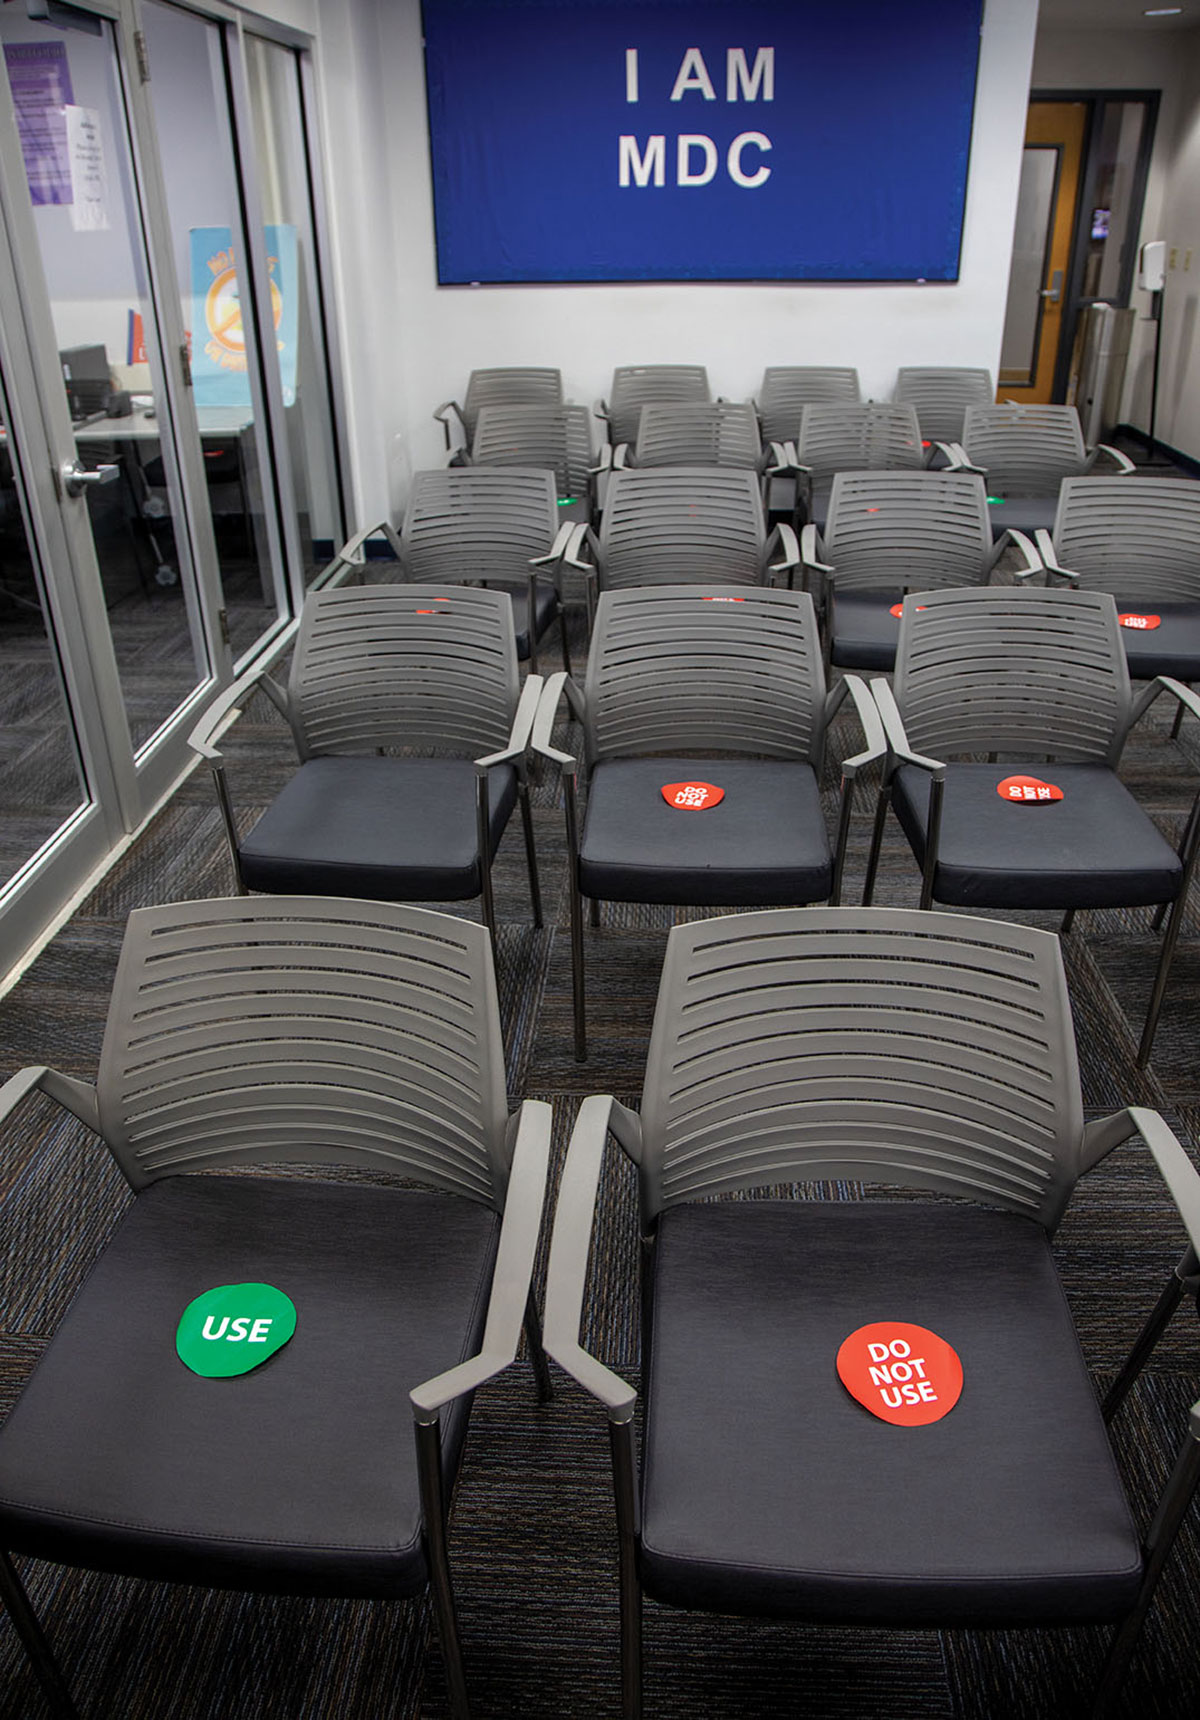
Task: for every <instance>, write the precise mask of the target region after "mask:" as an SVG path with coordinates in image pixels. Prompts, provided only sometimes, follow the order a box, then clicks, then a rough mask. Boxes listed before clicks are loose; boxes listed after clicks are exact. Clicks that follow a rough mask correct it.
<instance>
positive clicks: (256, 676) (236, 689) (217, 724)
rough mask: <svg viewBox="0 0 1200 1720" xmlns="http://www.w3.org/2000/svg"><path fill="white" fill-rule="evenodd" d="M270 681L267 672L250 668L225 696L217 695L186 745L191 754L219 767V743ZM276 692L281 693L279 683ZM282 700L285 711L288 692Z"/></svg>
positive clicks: (228, 688)
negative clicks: (259, 691)
mask: <svg viewBox="0 0 1200 1720" xmlns="http://www.w3.org/2000/svg"><path fill="white" fill-rule="evenodd" d="M268 679H269V677H268V676H267V674H266V672H265V670H262V669H250V670H248V671H247V672H246V674H244V675H241V676H239V677H238V679H237V680H236V681H235V682H234V683H233V685H232V687H226V689H225V691H224V692H223V693H218V694H217V696H216V698H215V699H214V700H213V702H212V704H211V705H210V706H209V707H208V709H207V710H206V711H205V713H204V715H203V716H202V717H201V718H200V721H199V722H198V723H197V724H196V726H195V728H194V729H193V730H192V732H191V734H190V735H189V736H188V742H187V744H188V745H189V746H190V747H191V749H192V751H193V752H196V753H199V754H200V757H201V758H205V759H208V761H209V763H210V764H219V763H220V762H221V752H220V746H219V743H220V741H221V740H222V739H223V738H224V736H225V735H226V734H227V733H228V731H229V730H230V729H231V728H232V727H233V725H234V723H235V722H236V721H237V719H238V718H239V717H240V716H241V714H242V710H243V708H244V707H245V706H246V705H247V704H249V702H250V698H251V696H252V694H254V693H255V692H257V690H258V684H259V682H260V681H266V680H268ZM276 691H277V692H282V689H281V688H279V687H278V685H277V684H276ZM283 699H284V707H283V708H284V711H285V712H286V710H287V695H286V693H284V694H283ZM275 702H276V703H277V702H278V701H277V700H276V701H275Z"/></svg>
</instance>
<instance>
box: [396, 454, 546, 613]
mask: <svg viewBox="0 0 1200 1720" xmlns="http://www.w3.org/2000/svg"><path fill="white" fill-rule="evenodd" d="M557 529H558V499H557V493H556V490H555V480H554V474H553V472H551V471H549V470H547V469H546V468H545V467H542V468H541V469H539V470H537V471H521V470H516V469H509V468H504V469H501V468H499V467H492V466H482V467H476V466H452V467H450V468H449V469H448V470H445V471H429V472H418V473H416V475H415V476H414V478H413V483H412V492H411V494H410V496H409V500H408V510H407V512H406V513H405V516H404V526H403V529H402V531H401V534H400V546H401V552H402V556H403V562H404V569H405V572H406V573H407V574H408V575H409V576H410V577H411V578H413V579H418V580H421V581H423V582H426V583H429V584H436V583H438V582H440V581H443V580H444V581H455V580H460V579H488V580H494V581H497V582H500V583H503V582H505V581H507V582H508V583H509V584H512V583H513V582H517V583H519V584H521V585H522V586H523V585H524V584H525V582H526V581H527V580H528V578H529V562H530V559H531V557H533V556H538V555H546V554H548V553H549V550H550V547H551V545H552V544H553V542H554V536H555V533H556V531H557Z"/></svg>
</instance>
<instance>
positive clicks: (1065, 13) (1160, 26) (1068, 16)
mask: <svg viewBox="0 0 1200 1720" xmlns="http://www.w3.org/2000/svg"><path fill="white" fill-rule="evenodd" d="M1166 3H1167V0H1041V7H1040V10H1039V12H1038V25H1039V27H1040V28H1042V29H1050V30H1194V29H1195V28H1196V27H1197V26H1198V25H1200V0H1182V4H1183V12H1182V13H1181V14H1180V16H1179V17H1178V18H1146V17H1143V12H1144V10H1145V7H1146V6H1155V5H1160V4H1166Z"/></svg>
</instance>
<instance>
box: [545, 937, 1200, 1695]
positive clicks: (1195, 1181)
mask: <svg viewBox="0 0 1200 1720" xmlns="http://www.w3.org/2000/svg"><path fill="white" fill-rule="evenodd" d="M801 914H804V915H807V916H810V922H811V923H813V924H815V922H816V920H817V919H818V917H819V918H820V919H821V920H822V921H824V922H825V923H826V924H827V923H828V922H829V921H831V920H833V919H835V918H836V919H841V920H844V921H845V923H846V925H847V927H862V928H864V929H866V928H867V927H868V926H870V924H871V922H872V921H875V922H877V923H879V924H880V925H883V924H887V925H888V926H889V927H890V926H892V925H894V924H896V923H897V922H898V921H900V920H903V919H908V920H910V921H911V920H916V919H918V918H920V919H921V920H922V921H924V916H918V915H917V913H916V912H914V910H911V909H868V910H865V911H864V910H855V909H839V910H836V913H831V912H829V911H828V910H821V909H817V910H814V909H807V910H800V911H799V912H796V911H793V910H788V909H776V910H769V911H767V913H765V914H763V915H761V916H758V918H759V919H760V920H765V919H767V918H770V917H774V918H775V919H776V920H779V919H781V918H782V916H785V915H786V916H788V917H789V918H790V919H791V920H792V922H793V925H795V926H796V927H797V929H799V922H800V915H801ZM935 918H936V919H939V920H941V921H942V922H944V923H945V924H946V925H947V926H948V927H950V928H952V929H953V931H954V932H955V933H957V934H958V935H961V934H962V933H963V932H964V931H965V930H967V929H968V928H970V927H971V926H973V925H979V926H981V927H983V926H987V928H988V930H989V931H997V930H1000V929H1001V928H999V927H996V926H995V925H994V923H992V922H988V921H977V920H972V919H964V918H963V917H962V916H957V915H938V916H935ZM711 924H712V923H711V922H709V925H710V926H711ZM1003 929H1004V930H1008V929H1009V928H1003ZM1013 929H1014V930H1015V931H1017V933H1018V939H1017V940H1015V941H1017V942H1019V940H1020V938H1022V937H1023V938H1024V939H1026V940H1029V939H1036V938H1039V937H1045V936H1046V934H1044V933H1036V932H1032V931H1030V930H1029V929H1027V928H1013ZM694 930H695V928H691V927H689V928H677V932H680V931H694ZM672 935H673V937H674V936H675V934H672ZM1056 959H1057V958H1056ZM668 961H670V955H669V956H668ZM680 966H681V967H683V968H684V971H685V972H686V966H685V963H684V962H683V961H681V963H680ZM1060 973H1061V967H1060ZM666 982H667V976H666V973H664V990H665V989H666ZM661 995H662V994H661V993H660V1006H661ZM1065 996H1066V993H1065V984H1064V986H1063V991H1062V998H1063V1014H1064V1016H1065V1018H1066V1031H1067V1033H1068V1034H1069V1033H1070V1020H1069V1012H1068V1011H1067V1008H1066V1004H1065ZM657 1026H658V1017H656V1029H657ZM654 1055H655V1053H654V1045H653V1044H652V1047H651V1064H652V1065H653V1062H654ZM655 1072H656V1073H659V1074H661V1072H660V1071H657V1070H656V1071H655ZM1076 1086H1077V1079H1076ZM610 1135H611V1136H612V1138H613V1139H614V1140H615V1141H616V1142H617V1144H618V1145H619V1146H620V1147H621V1149H622V1150H623V1153H624V1154H625V1156H626V1157H627V1158H628V1159H629V1160H631V1161H632V1162H633V1164H634V1165H635V1166H637V1167H638V1172H639V1182H640V1186H641V1190H642V1205H641V1240H642V1286H643V1289H642V1328H643V1344H642V1353H643V1356H645V1355H646V1353H647V1344H648V1341H649V1329H650V1318H651V1311H650V1307H649V1303H648V1292H649V1284H650V1273H649V1260H650V1255H651V1252H652V1250H653V1247H654V1240H655V1232H656V1224H657V1217H658V1212H659V1210H660V1209H661V1207H662V1206H663V1205H666V1204H674V1201H675V1200H679V1199H683V1200H687V1199H689V1198H696V1197H697V1195H698V1194H701V1193H703V1190H698V1191H693V1193H691V1194H689V1193H688V1192H684V1193H682V1194H677V1195H675V1196H674V1197H672V1200H671V1201H670V1202H668V1201H667V1200H666V1199H664V1198H663V1197H662V1196H661V1194H660V1195H659V1196H658V1197H657V1198H655V1197H653V1196H652V1195H651V1194H650V1184H649V1182H648V1176H647V1163H648V1160H649V1159H650V1158H652V1157H653V1156H654V1154H653V1153H652V1151H651V1149H650V1144H649V1141H648V1136H647V1123H646V1108H645V1104H644V1103H643V1110H642V1115H641V1116H639V1115H638V1114H637V1113H636V1112H634V1111H632V1110H630V1109H629V1108H628V1107H626V1106H625V1105H623V1104H621V1103H620V1102H619V1101H618V1100H617V1099H615V1098H614V1097H613V1096H611V1095H609V1094H601V1095H593V1096H591V1097H589V1098H586V1099H585V1100H584V1102H583V1105H582V1107H581V1109H580V1112H579V1116H578V1119H577V1122H576V1124H575V1128H574V1131H573V1133H572V1136H571V1140H570V1144H569V1147H568V1152H567V1159H566V1163H565V1166H564V1169H563V1175H562V1181H561V1183H560V1187H559V1193H558V1198H557V1206H556V1211H555V1216H554V1227H553V1233H552V1238H551V1244H550V1257H549V1268H548V1275H547V1286H546V1303H545V1311H546V1323H545V1343H546V1351H547V1354H548V1355H549V1356H550V1357H551V1359H552V1360H553V1361H554V1362H556V1363H557V1364H558V1366H559V1367H561V1368H562V1369H563V1370H564V1372H565V1373H567V1374H568V1375H569V1376H570V1377H571V1378H572V1379H574V1380H575V1381H576V1382H577V1384H579V1385H580V1386H582V1387H583V1389H584V1390H585V1391H586V1392H587V1393H588V1394H589V1395H590V1396H591V1397H593V1398H595V1399H596V1400H597V1401H598V1402H599V1403H600V1405H601V1406H602V1408H603V1409H604V1411H605V1414H606V1416H607V1420H608V1431H609V1444H610V1452H611V1458H612V1473H613V1495H614V1504H615V1515H616V1527H617V1553H618V1583H619V1595H620V1644H621V1652H620V1669H621V1701H622V1707H621V1713H622V1716H623V1720H641V1716H642V1714H643V1701H642V1666H643V1645H642V1584H641V1579H640V1574H639V1569H638V1546H639V1529H640V1524H639V1519H640V1507H639V1500H638V1456H637V1441H636V1434H635V1428H634V1415H635V1411H636V1406H637V1391H636V1389H635V1388H634V1387H633V1386H632V1385H630V1384H629V1383H628V1382H627V1381H626V1380H624V1379H622V1378H621V1377H620V1376H619V1375H618V1374H617V1373H615V1372H614V1371H613V1370H612V1369H610V1368H608V1367H606V1366H605V1365H604V1364H603V1363H602V1362H600V1361H599V1360H598V1359H597V1358H596V1357H595V1356H593V1355H591V1354H590V1353H589V1352H588V1351H587V1350H586V1349H584V1347H583V1344H582V1330H583V1301H584V1294H585V1289H586V1285H587V1276H588V1261H589V1253H590V1247H591V1241H592V1236H593V1231H594V1226H595V1218H596V1214H597V1212H598V1210H599V1203H598V1191H599V1184H600V1177H601V1172H602V1167H603V1157H604V1150H605V1147H606V1144H607V1141H608V1138H609V1136H610ZM1137 1136H1140V1138H1141V1139H1142V1140H1143V1141H1144V1142H1145V1144H1146V1146H1147V1147H1148V1148H1149V1150H1150V1153H1151V1155H1152V1157H1153V1159H1154V1161H1155V1164H1156V1167H1157V1169H1158V1171H1159V1173H1160V1175H1161V1177H1162V1179H1163V1182H1164V1184H1165V1186H1166V1189H1167V1192H1168V1194H1169V1195H1170V1197H1171V1200H1172V1202H1173V1204H1174V1206H1175V1208H1176V1210H1177V1212H1178V1214H1179V1216H1180V1218H1181V1219H1182V1220H1183V1225H1184V1228H1185V1231H1186V1233H1187V1237H1188V1245H1187V1247H1186V1249H1185V1251H1184V1254H1183V1256H1182V1258H1181V1260H1180V1262H1179V1264H1178V1266H1177V1267H1176V1268H1175V1271H1174V1272H1173V1274H1172V1275H1171V1277H1170V1278H1169V1279H1168V1281H1167V1285H1166V1287H1165V1288H1164V1290H1163V1291H1162V1293H1161V1295H1160V1296H1159V1299H1158V1302H1157V1304H1156V1306H1155V1307H1154V1309H1153V1311H1152V1312H1151V1314H1150V1315H1149V1317H1148V1318H1147V1320H1146V1322H1145V1324H1144V1326H1143V1328H1142V1330H1141V1332H1140V1334H1139V1336H1138V1338H1137V1340H1136V1341H1135V1343H1134V1345H1133V1347H1132V1349H1131V1351H1130V1354H1129V1357H1128V1359H1127V1361H1126V1363H1125V1365H1124V1367H1123V1368H1122V1370H1121V1372H1120V1374H1119V1375H1118V1378H1117V1380H1116V1381H1115V1382H1114V1384H1113V1386H1112V1387H1111V1388H1110V1390H1109V1392H1108V1394H1107V1396H1106V1397H1105V1400H1104V1403H1103V1406H1102V1414H1103V1419H1104V1421H1105V1423H1106V1425H1107V1424H1110V1423H1111V1422H1112V1420H1113V1418H1114V1417H1115V1415H1116V1413H1117V1411H1118V1410H1119V1408H1120V1407H1121V1405H1122V1403H1123V1402H1124V1401H1125V1398H1126V1397H1127V1396H1128V1394H1129V1392H1130V1390H1131V1388H1132V1386H1133V1385H1134V1383H1135V1381H1136V1380H1137V1377H1138V1375H1139V1374H1140V1373H1141V1371H1142V1369H1143V1368H1144V1366H1145V1364H1146V1362H1147V1361H1148V1359H1149V1357H1150V1355H1151V1354H1152V1353H1153V1350H1154V1348H1155V1346H1156V1344H1157V1342H1158V1340H1159V1338H1160V1337H1161V1336H1162V1334H1163V1332H1164V1331H1165V1329H1166V1327H1167V1324H1168V1323H1169V1321H1170V1319H1171V1316H1172V1314H1173V1313H1174V1312H1175V1310H1176V1308H1177V1307H1178V1305H1179V1303H1180V1301H1181V1300H1182V1299H1183V1297H1184V1295H1185V1294H1188V1295H1189V1296H1191V1297H1192V1298H1193V1299H1195V1298H1196V1297H1197V1293H1198V1292H1200V1173H1197V1171H1196V1169H1195V1167H1194V1166H1193V1165H1192V1163H1191V1160H1190V1159H1189V1157H1188V1154H1187V1153H1186V1151H1185V1150H1184V1148H1183V1147H1182V1146H1181V1145H1180V1143H1179V1141H1178V1140H1177V1138H1176V1137H1175V1135H1174V1134H1173V1132H1172V1131H1171V1129H1170V1128H1169V1127H1168V1126H1167V1124H1166V1123H1165V1122H1164V1120H1163V1119H1162V1117H1161V1116H1160V1115H1159V1114H1158V1113H1157V1112H1155V1111H1152V1110H1148V1109H1145V1108H1142V1107H1129V1108H1127V1109H1125V1110H1122V1111H1119V1112H1116V1113H1114V1114H1113V1115H1111V1116H1108V1117H1104V1118H1100V1119H1098V1120H1096V1121H1093V1122H1088V1123H1084V1124H1083V1126H1082V1132H1081V1135H1080V1138H1079V1141H1078V1146H1077V1157H1076V1166H1075V1174H1074V1177H1073V1179H1072V1182H1071V1184H1070V1185H1069V1186H1067V1187H1066V1188H1065V1190H1064V1191H1062V1198H1061V1201H1059V1202H1058V1203H1057V1210H1055V1209H1054V1208H1053V1207H1052V1208H1051V1209H1050V1210H1048V1212H1047V1215H1046V1219H1045V1222H1047V1223H1048V1226H1049V1228H1051V1229H1053V1227H1054V1225H1055V1224H1056V1222H1057V1216H1058V1214H1060V1213H1061V1209H1062V1207H1064V1206H1065V1205H1066V1202H1067V1200H1068V1199H1069V1198H1070V1193H1071V1188H1072V1187H1073V1183H1074V1181H1077V1180H1078V1177H1079V1176H1082V1175H1084V1174H1086V1172H1087V1171H1089V1170H1091V1169H1093V1168H1094V1166H1095V1165H1097V1164H1098V1163H1099V1162H1100V1161H1101V1160H1102V1159H1103V1158H1105V1157H1106V1156H1107V1155H1108V1153H1110V1152H1111V1151H1112V1150H1113V1149H1114V1148H1115V1147H1117V1146H1119V1145H1121V1144H1122V1143H1123V1142H1125V1141H1127V1140H1130V1139H1132V1138H1134V1137H1137ZM780 1174H784V1173H782V1172H781V1173H780ZM793 1174H794V1173H793ZM762 1180H763V1176H762V1174H761V1173H759V1174H754V1173H750V1172H748V1173H746V1174H745V1175H744V1176H743V1177H742V1178H741V1179H739V1180H738V1181H736V1182H731V1181H728V1180H723V1181H721V1182H720V1184H719V1185H718V1186H720V1187H733V1186H738V1187H743V1188H752V1187H755V1186H757V1185H758V1184H759V1183H761V1182H762ZM878 1180H880V1181H883V1182H886V1183H888V1184H890V1185H893V1186H906V1185H905V1183H904V1181H903V1180H902V1178H901V1177H900V1176H899V1175H897V1174H894V1173H893V1174H890V1175H889V1172H888V1170H887V1169H886V1168H884V1169H881V1170H880V1171H879V1173H878ZM919 1183H920V1179H917V1185H918V1186H919ZM908 1186H911V1185H908ZM1198 1486H1200V1401H1198V1402H1197V1403H1195V1404H1194V1405H1193V1406H1192V1408H1191V1410H1190V1412H1189V1417H1188V1427H1187V1431H1186V1433H1185V1435H1184V1438H1183V1440H1182V1443H1181V1445H1180V1447H1179V1449H1178V1452H1177V1455H1176V1459H1175V1464H1174V1467H1173V1469H1172V1472H1171V1475H1170V1477H1169V1479H1168V1481H1167V1482H1166V1485H1165V1486H1164V1488H1163V1490H1162V1492H1161V1494H1160V1496H1159V1500H1158V1504H1157V1508H1156V1510H1155V1512H1154V1515H1153V1519H1152V1521H1151V1524H1150V1526H1149V1528H1148V1530H1147V1532H1146V1535H1145V1537H1144V1539H1143V1576H1142V1583H1141V1587H1140V1590H1139V1593H1138V1595H1137V1599H1136V1602H1135V1604H1134V1606H1133V1608H1132V1609H1131V1611H1130V1612H1129V1614H1128V1615H1127V1617H1126V1618H1125V1619H1124V1621H1122V1622H1121V1623H1120V1624H1119V1625H1118V1627H1117V1628H1116V1630H1115V1631H1114V1633H1113V1638H1112V1641H1111V1645H1110V1648H1109V1652H1108V1656H1107V1659H1106V1663H1105V1667H1104V1671H1103V1675H1102V1678H1101V1681H1100V1685H1099V1688H1098V1690H1097V1692H1096V1697H1095V1701H1094V1704H1093V1708H1092V1720H1108V1717H1109V1716H1111V1715H1112V1713H1113V1711H1114V1707H1115V1703H1116V1699H1117V1696H1118V1693H1119V1690H1120V1687H1121V1684H1122V1681H1123V1679H1124V1675H1125V1672H1126V1670H1127V1668H1128V1665H1129V1661H1130V1659H1131V1656H1132V1654H1133V1650H1134V1647H1135V1645H1136V1642H1137V1638H1138V1634H1139V1632H1140V1630H1141V1626H1142V1623H1143V1621H1144V1619H1145V1617H1146V1614H1147V1612H1148V1611H1149V1608H1150V1605H1151V1603H1152V1601H1153V1598H1154V1593H1155V1589H1156V1587H1157V1583H1158V1580H1159V1577H1160V1575H1161V1572H1162V1569H1163V1567H1164V1565H1165V1563H1166V1560H1167V1557H1168V1555H1169V1553H1170V1550H1171V1547H1172V1544H1173V1542H1174V1539H1175V1535H1176V1533H1177V1531H1178V1529H1179V1527H1180V1525H1181V1523H1182V1522H1183V1519H1184V1517H1185V1516H1186V1514H1187V1512H1188V1509H1189V1507H1190V1505H1191V1503H1192V1501H1193V1499H1194V1497H1195V1494H1196V1490H1197V1487H1198ZM800 1622H802V1620H801V1621H800Z"/></svg>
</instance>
